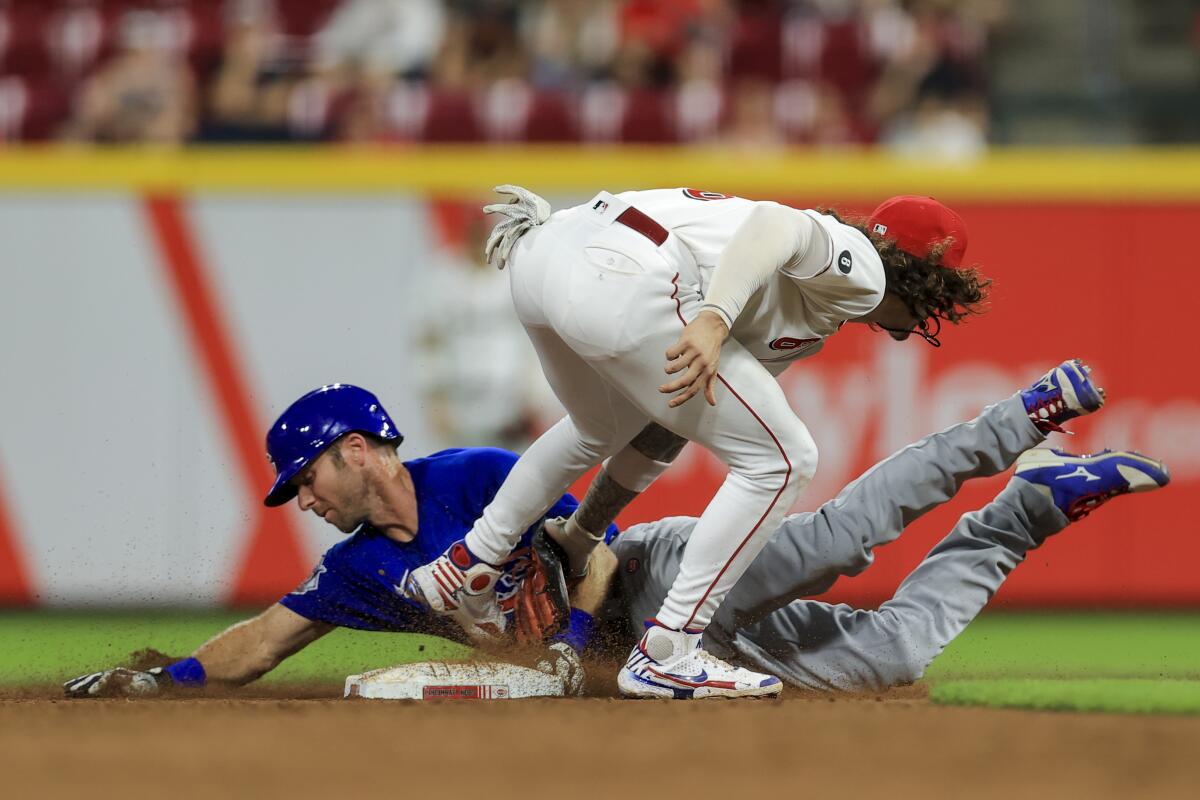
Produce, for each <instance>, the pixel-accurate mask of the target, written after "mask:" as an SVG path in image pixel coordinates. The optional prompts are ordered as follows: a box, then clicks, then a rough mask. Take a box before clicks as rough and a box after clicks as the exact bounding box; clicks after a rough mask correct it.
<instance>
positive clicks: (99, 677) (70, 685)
mask: <svg viewBox="0 0 1200 800" xmlns="http://www.w3.org/2000/svg"><path fill="white" fill-rule="evenodd" d="M170 683H171V676H170V675H168V674H167V673H165V672H163V670H162V668H161V667H155V668H154V669H151V670H146V671H145V672H140V671H138V670H133V669H126V668H124V667H117V668H116V669H106V670H104V671H103V672H93V673H91V674H88V675H80V676H79V677H78V678H72V679H71V680H69V681H67V682H66V683H64V684H63V691H64V692H65V693H66V695H67V697H76V698H80V697H153V696H154V695H157V694H160V693H161V692H162V690H163V688H164V687H165V686H167V685H169V684H170Z"/></svg>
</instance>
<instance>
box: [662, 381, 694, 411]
mask: <svg viewBox="0 0 1200 800" xmlns="http://www.w3.org/2000/svg"><path fill="white" fill-rule="evenodd" d="M699 391H700V384H699V383H693V384H692V385H691V386H689V387H688V388H687V389H685V390H684V391H682V392H680V393H679V394H677V395H675V396H674V397H672V398H671V400H670V401H669V402H668V403H667V407H668V408H679V407H680V406H681V405H683V404H684V403H686V402H687V401H688V400H691V399H692V398H693V397H695V396H696V393H697V392H699Z"/></svg>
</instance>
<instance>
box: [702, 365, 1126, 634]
mask: <svg viewBox="0 0 1200 800" xmlns="http://www.w3.org/2000/svg"><path fill="white" fill-rule="evenodd" d="M1090 373H1091V371H1090V370H1089V369H1088V367H1087V366H1086V365H1084V364H1083V363H1082V362H1080V361H1066V362H1063V363H1062V364H1060V365H1059V366H1058V367H1055V368H1054V369H1052V370H1050V372H1048V373H1047V374H1046V375H1045V376H1043V377H1042V378H1041V379H1040V380H1039V381H1038V382H1037V383H1035V384H1034V385H1033V386H1032V387H1030V388H1029V389H1026V390H1025V391H1022V392H1019V393H1017V394H1016V395H1013V396H1012V397H1010V398H1008V399H1007V400H1004V401H1003V402H1000V403H996V404H995V405H991V406H988V407H987V408H985V409H984V410H983V412H982V413H981V414H980V415H979V416H978V417H976V418H975V419H973V420H971V421H970V422H963V423H960V424H958V425H952V426H950V427H949V428H947V429H945V430H943V431H941V432H939V433H935V434H933V435H931V436H927V437H925V438H924V439H922V440H921V441H919V442H917V443H916V444H912V445H909V446H908V447H905V448H903V449H901V450H899V451H897V452H896V453H894V454H892V455H891V456H889V457H888V458H886V459H884V460H883V461H881V462H879V463H878V464H876V465H875V466H874V467H872V468H871V469H869V470H867V471H866V472H865V473H864V474H863V475H862V477H860V478H858V479H857V480H855V481H854V482H853V483H851V484H850V485H848V486H847V487H846V488H845V489H843V490H842V492H841V493H840V494H838V496H837V497H835V498H834V499H833V500H831V501H829V502H828V503H825V504H824V505H823V506H821V507H820V508H819V509H818V510H817V511H816V512H814V513H812V514H797V515H794V516H792V517H789V518H787V519H786V520H784V523H783V525H782V526H781V528H780V530H779V533H778V534H777V535H776V536H775V538H774V540H772V541H771V543H770V544H769V545H768V546H767V552H765V553H764V554H763V556H762V557H761V558H759V559H758V560H757V561H756V562H755V563H754V564H753V565H752V566H751V570H750V572H748V573H747V575H745V576H744V577H743V579H742V581H741V582H740V583H739V584H738V585H737V586H736V587H735V588H734V590H733V591H732V592H731V593H730V595H729V597H728V598H726V601H725V605H724V606H723V607H722V608H721V610H720V612H719V615H720V616H719V620H720V622H721V627H722V629H725V630H734V629H738V628H742V627H745V626H747V625H752V624H754V622H756V621H757V620H759V619H761V618H762V617H763V615H765V614H768V613H770V612H771V611H773V610H774V609H776V608H780V607H782V606H785V605H787V604H788V603H790V602H791V601H792V600H795V599H797V598H801V597H809V596H812V595H814V594H820V593H821V592H824V591H826V590H827V589H829V588H830V587H831V586H832V585H833V584H834V582H835V581H836V580H837V579H838V577H840V576H842V575H857V574H858V573H860V572H862V571H863V570H864V569H866V568H867V567H868V566H870V565H871V563H872V561H873V560H874V555H873V550H874V548H876V547H879V546H880V545H884V544H887V543H889V542H892V541H895V540H896V539H897V538H898V537H899V536H900V533H901V532H902V531H903V530H904V529H905V528H906V527H907V526H908V525H910V524H911V523H912V522H914V521H915V520H917V519H919V518H920V517H921V516H922V515H924V514H926V513H928V512H929V511H930V510H932V509H934V508H936V507H937V506H939V505H941V504H942V503H945V502H946V501H948V500H949V499H950V498H952V497H954V495H955V494H957V493H958V490H959V489H961V488H962V485H963V483H965V482H966V481H967V480H969V479H971V478H979V477H990V476H992V475H996V474H998V473H1000V472H1003V471H1004V470H1006V469H1008V468H1009V467H1010V466H1012V464H1013V462H1015V461H1016V460H1017V458H1018V457H1019V456H1021V454H1023V453H1025V452H1026V451H1027V450H1029V449H1030V448H1033V447H1035V446H1036V445H1038V444H1040V443H1041V442H1042V441H1043V440H1044V439H1045V436H1046V433H1047V432H1048V431H1050V430H1061V428H1060V427H1059V424H1060V423H1062V422H1064V421H1066V420H1067V419H1071V418H1074V417H1077V416H1080V415H1083V414H1090V413H1092V412H1093V411H1096V410H1098V409H1099V408H1100V407H1101V406H1102V405H1103V403H1104V392H1103V390H1102V389H1100V388H1099V387H1097V386H1096V385H1095V384H1094V383H1093V382H1092V379H1091V374H1090Z"/></svg>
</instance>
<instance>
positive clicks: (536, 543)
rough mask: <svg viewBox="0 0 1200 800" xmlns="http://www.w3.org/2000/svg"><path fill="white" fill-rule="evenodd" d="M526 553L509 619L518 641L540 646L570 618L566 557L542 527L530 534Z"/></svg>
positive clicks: (563, 626)
mask: <svg viewBox="0 0 1200 800" xmlns="http://www.w3.org/2000/svg"><path fill="white" fill-rule="evenodd" d="M530 551H531V556H532V558H531V562H532V563H531V565H530V568H529V572H527V573H526V574H525V580H524V581H523V582H522V583H521V588H520V589H518V590H517V602H516V607H515V609H514V612H513V618H514V620H515V622H516V627H517V641H518V642H520V643H521V644H541V643H543V642H545V641H546V640H547V639H549V638H550V637H551V636H553V635H554V634H556V633H558V632H559V631H561V630H562V629H563V628H565V627H566V626H567V624H568V622H569V620H570V617H571V604H570V600H569V599H568V597H567V579H566V575H565V573H564V566H563V565H564V564H565V562H566V557H565V556H564V555H563V552H562V548H560V547H559V546H558V544H557V543H556V542H555V541H554V540H553V539H551V538H550V537H549V536H547V535H546V531H545V529H544V528H541V529H539V530H538V532H537V533H535V534H534V535H533V541H532V542H531V543H530Z"/></svg>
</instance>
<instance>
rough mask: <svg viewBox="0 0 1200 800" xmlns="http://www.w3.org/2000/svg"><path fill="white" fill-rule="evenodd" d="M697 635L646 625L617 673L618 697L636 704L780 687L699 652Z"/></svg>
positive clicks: (766, 692)
mask: <svg viewBox="0 0 1200 800" xmlns="http://www.w3.org/2000/svg"><path fill="white" fill-rule="evenodd" d="M700 636H701V634H699V633H688V632H686V631H677V630H673V629H671V628H664V627H662V626H660V625H657V624H654V623H648V626H647V629H646V633H645V634H644V635H643V636H642V640H641V641H640V642H638V644H637V646H636V647H634V648H633V652H631V653H630V654H629V660H628V661H626V662H625V666H624V667H622V668H621V672H620V673H619V674H618V675H617V686H618V687H619V688H620V690H621V694H622V695H624V696H625V697H628V698H632V699H635V700H643V699H648V698H662V699H666V700H700V699H704V698H734V697H748V698H762V697H778V696H779V693H780V692H782V691H783V683H782V681H780V680H779V678H776V677H775V676H773V675H762V674H760V673H757V672H751V671H750V670H748V669H744V668H742V667H735V666H733V665H732V664H727V663H725V662H724V661H722V660H721V659H719V658H717V657H716V656H714V655H712V654H711V653H708V652H706V651H705V650H702V649H701V648H700Z"/></svg>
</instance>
